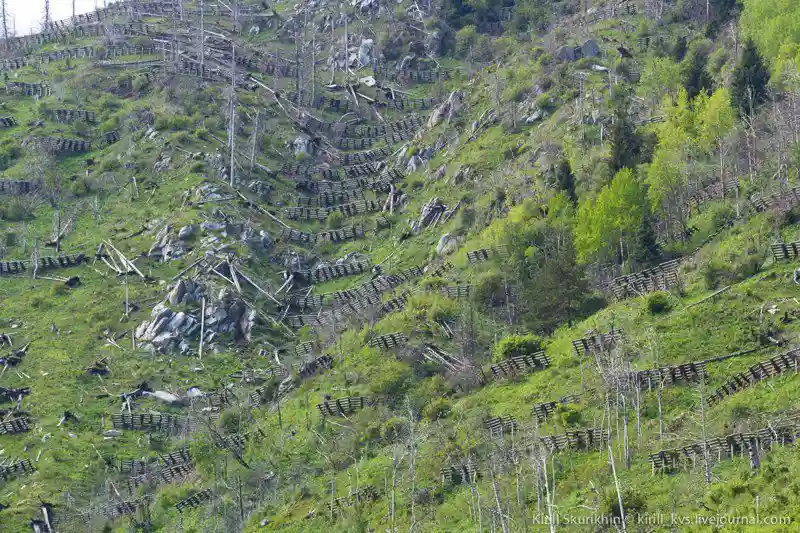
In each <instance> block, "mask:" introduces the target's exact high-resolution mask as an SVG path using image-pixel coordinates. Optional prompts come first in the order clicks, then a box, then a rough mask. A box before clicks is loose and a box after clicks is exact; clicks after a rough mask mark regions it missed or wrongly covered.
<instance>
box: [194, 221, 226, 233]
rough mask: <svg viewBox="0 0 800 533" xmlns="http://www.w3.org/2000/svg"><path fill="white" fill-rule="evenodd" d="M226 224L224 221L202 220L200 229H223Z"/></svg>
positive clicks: (206, 230)
mask: <svg viewBox="0 0 800 533" xmlns="http://www.w3.org/2000/svg"><path fill="white" fill-rule="evenodd" d="M225 227H226V225H225V224H224V223H222V222H201V223H200V229H201V230H203V231H204V232H209V231H222V230H224V229H225Z"/></svg>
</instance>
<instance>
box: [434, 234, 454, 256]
mask: <svg viewBox="0 0 800 533" xmlns="http://www.w3.org/2000/svg"><path fill="white" fill-rule="evenodd" d="M457 248H458V239H456V238H455V237H454V236H452V235H450V234H449V233H445V234H444V235H442V236H441V237H440V238H439V244H437V245H436V254H437V255H439V256H440V257H443V256H445V255H449V254H452V253H453V252H455V251H456V249H457Z"/></svg>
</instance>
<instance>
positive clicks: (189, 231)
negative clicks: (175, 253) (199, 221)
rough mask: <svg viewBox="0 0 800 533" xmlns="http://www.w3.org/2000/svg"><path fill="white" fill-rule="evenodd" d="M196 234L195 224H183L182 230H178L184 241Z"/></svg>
mask: <svg viewBox="0 0 800 533" xmlns="http://www.w3.org/2000/svg"><path fill="white" fill-rule="evenodd" d="M192 235H194V226H192V225H189V226H183V227H182V228H181V229H180V230H178V238H179V239H180V240H182V241H185V240H186V239H188V238H189V237H191V236H192Z"/></svg>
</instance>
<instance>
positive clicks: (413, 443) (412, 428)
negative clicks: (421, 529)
mask: <svg viewBox="0 0 800 533" xmlns="http://www.w3.org/2000/svg"><path fill="white" fill-rule="evenodd" d="M406 410H407V412H408V428H409V441H408V446H409V451H408V453H409V455H410V458H409V461H408V475H409V478H410V479H411V527H410V528H409V532H410V533H414V529H415V528H416V525H417V515H416V507H415V500H416V498H415V494H414V493H415V492H416V491H417V470H416V468H417V432H416V429H417V427H416V426H417V419H416V415H415V414H414V410H413V409H412V407H411V400H409V399H408V398H406Z"/></svg>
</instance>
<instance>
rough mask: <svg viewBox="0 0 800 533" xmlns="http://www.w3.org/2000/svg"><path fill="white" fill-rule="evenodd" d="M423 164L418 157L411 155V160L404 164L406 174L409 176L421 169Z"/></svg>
mask: <svg viewBox="0 0 800 533" xmlns="http://www.w3.org/2000/svg"><path fill="white" fill-rule="evenodd" d="M424 164H425V162H424V161H423V160H422V158H421V157H420V156H418V155H412V156H411V159H409V160H408V163H407V164H406V174H411V173H412V172H416V171H417V170H419V169H420V168H422V167H423V165H424Z"/></svg>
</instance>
